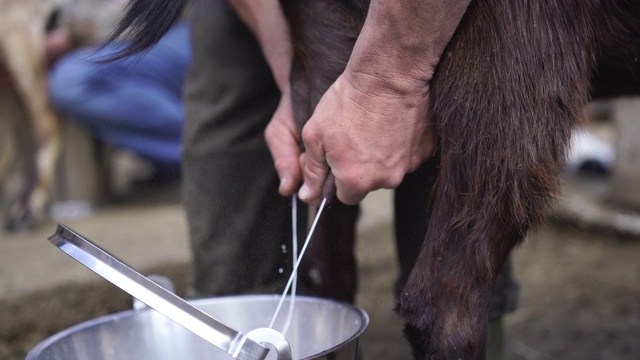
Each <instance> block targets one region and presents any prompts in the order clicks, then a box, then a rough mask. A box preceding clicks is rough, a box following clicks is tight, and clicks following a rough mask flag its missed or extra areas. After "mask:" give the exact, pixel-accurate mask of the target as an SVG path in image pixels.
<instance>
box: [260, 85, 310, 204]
mask: <svg viewBox="0 0 640 360" xmlns="http://www.w3.org/2000/svg"><path fill="white" fill-rule="evenodd" d="M264 136H265V140H266V141H267V146H268V147H269V151H270V152H271V157H272V158H273V160H274V164H275V168H276V171H277V173H278V176H279V177H280V188H279V189H278V191H279V193H280V194H281V195H283V196H290V195H291V194H293V193H294V192H296V190H298V186H300V182H301V179H302V170H301V167H300V162H299V158H300V135H299V131H298V128H297V127H296V123H295V119H294V117H293V108H292V103H291V91H290V90H289V88H288V87H287V88H285V90H284V91H283V93H282V96H281V98H280V103H279V104H278V107H277V108H276V111H275V113H274V114H273V116H272V117H271V120H270V121H269V124H268V125H267V128H266V129H265V134H264Z"/></svg>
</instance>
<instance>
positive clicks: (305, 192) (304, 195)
mask: <svg viewBox="0 0 640 360" xmlns="http://www.w3.org/2000/svg"><path fill="white" fill-rule="evenodd" d="M298 197H299V198H300V199H302V200H307V199H308V197H309V187H308V186H307V184H303V185H302V187H301V188H300V190H299V191H298Z"/></svg>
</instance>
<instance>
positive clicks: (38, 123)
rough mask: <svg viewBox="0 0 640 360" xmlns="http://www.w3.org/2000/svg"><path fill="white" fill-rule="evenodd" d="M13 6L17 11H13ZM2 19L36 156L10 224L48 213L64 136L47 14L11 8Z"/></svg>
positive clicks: (5, 48) (7, 52)
mask: <svg viewBox="0 0 640 360" xmlns="http://www.w3.org/2000/svg"><path fill="white" fill-rule="evenodd" d="M12 10H14V11H12ZM8 14H9V15H7V16H6V18H4V19H3V21H4V20H6V21H8V22H10V24H8V26H7V29H11V34H10V35H9V34H6V33H5V34H3V36H2V37H0V39H1V40H0V48H1V49H2V52H3V54H4V57H5V63H6V66H7V68H8V71H9V73H10V74H11V75H12V78H13V82H14V84H15V87H16V90H17V92H18V93H19V94H20V96H21V98H22V100H23V104H24V106H25V108H26V110H27V114H28V116H29V119H30V120H31V122H32V131H33V138H34V144H35V148H36V149H35V159H34V164H33V166H32V170H31V172H32V175H31V181H30V186H28V188H27V189H26V190H25V193H24V196H23V197H22V199H21V200H20V201H18V202H16V203H14V204H13V205H12V206H11V207H10V209H9V213H8V216H7V217H8V224H7V225H8V227H9V228H14V227H23V226H29V225H33V224H36V223H38V222H40V221H42V220H43V219H44V217H45V211H46V207H47V205H48V203H49V200H50V192H51V187H52V185H53V180H54V175H55V168H56V163H57V160H58V157H59V155H60V148H61V142H60V141H61V140H60V129H59V122H58V118H57V116H56V114H55V112H54V111H53V109H52V108H51V106H50V105H49V99H48V95H47V67H46V54H45V43H44V37H45V29H44V26H45V17H44V16H42V17H40V16H39V15H38V13H37V12H36V13H29V12H28V11H20V10H19V6H14V7H10V8H9V12H8Z"/></svg>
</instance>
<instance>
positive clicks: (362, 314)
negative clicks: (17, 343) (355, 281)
mask: <svg viewBox="0 0 640 360" xmlns="http://www.w3.org/2000/svg"><path fill="white" fill-rule="evenodd" d="M280 297H281V295H277V294H261V295H250V294H247V295H228V296H215V297H202V298H194V299H189V300H187V302H189V303H190V304H192V305H194V306H196V307H197V306H198V305H206V304H211V302H218V301H241V300H254V301H273V300H280ZM290 297H291V296H286V298H290ZM295 301H296V302H298V301H302V302H308V303H314V302H315V303H325V304H333V305H338V306H341V307H343V308H347V309H350V310H351V311H353V312H354V313H355V314H357V315H358V316H359V318H360V325H359V327H358V329H357V330H356V331H355V332H354V333H353V334H352V335H351V336H350V337H349V338H347V339H345V340H344V341H343V342H341V343H340V344H339V345H335V346H333V347H331V348H329V349H325V350H323V351H322V352H320V353H317V354H314V355H312V356H309V357H306V358H302V359H300V360H307V359H315V358H318V357H321V356H324V355H327V354H331V353H333V352H335V351H336V350H338V349H339V348H341V347H342V346H344V345H346V344H349V343H351V342H352V341H354V340H356V339H358V338H359V337H360V336H361V335H362V333H364V331H365V330H366V328H367V326H368V325H369V321H370V319H369V314H368V313H367V312H366V311H365V310H364V309H362V308H361V307H359V306H357V305H355V304H351V303H347V302H343V301H338V300H334V299H327V298H321V297H314V296H306V295H296V298H295ZM147 311H156V310H154V309H152V308H150V307H147V308H143V309H128V310H123V311H119V312H115V313H112V314H107V315H103V316H100V317H97V318H94V319H89V320H86V321H83V322H81V323H78V324H76V325H73V326H71V327H68V328H66V329H63V330H61V331H59V332H57V333H55V334H53V335H51V336H49V337H47V338H45V339H44V340H42V341H40V342H39V343H38V344H36V346H34V347H33V348H32V349H31V350H29V352H28V353H27V356H26V358H25V360H36V359H37V358H36V356H37V355H39V354H41V353H42V352H43V351H44V350H45V349H46V348H47V347H49V346H51V345H52V344H54V343H56V342H57V341H59V340H61V339H63V338H65V337H68V336H70V335H72V334H75V333H78V332H81V331H83V330H85V329H88V328H91V327H94V326H98V325H101V324H104V323H108V322H110V321H116V320H122V319H124V318H127V317H130V316H134V315H136V314H140V313H141V312H147ZM156 312H157V311H156ZM158 313H159V314H161V313H160V312H158ZM245 335H246V334H245Z"/></svg>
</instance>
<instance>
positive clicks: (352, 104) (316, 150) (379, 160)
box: [274, 69, 435, 205]
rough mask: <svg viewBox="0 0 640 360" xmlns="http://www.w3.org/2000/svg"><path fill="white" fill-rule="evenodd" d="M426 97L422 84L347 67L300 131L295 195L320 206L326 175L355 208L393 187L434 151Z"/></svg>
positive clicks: (338, 192) (339, 196)
mask: <svg viewBox="0 0 640 360" xmlns="http://www.w3.org/2000/svg"><path fill="white" fill-rule="evenodd" d="M428 95H429V85H428V83H426V82H424V83H423V82H415V81H414V82H412V81H409V80H407V81H403V80H402V79H383V78H380V77H378V76H372V75H369V74H365V73H354V72H352V71H349V70H348V69H347V70H346V71H345V73H343V74H342V75H341V76H340V77H339V78H338V79H337V80H336V82H335V83H334V84H333V85H332V86H331V87H330V88H329V89H328V90H327V92H326V93H325V94H324V95H323V97H322V98H321V99H320V102H319V103H318V106H317V107H316V109H315V112H314V113H313V115H312V117H311V118H310V119H309V121H308V122H307V124H306V125H305V127H304V128H303V131H302V138H303V142H304V145H305V153H304V154H302V155H301V164H302V170H303V178H304V184H303V185H302V187H301V188H300V191H299V193H298V196H299V197H300V198H301V199H302V200H303V201H305V202H307V203H309V204H312V205H317V204H319V203H320V201H321V200H322V187H323V184H324V182H325V180H326V178H327V176H328V174H329V172H330V171H331V172H332V173H333V174H334V176H335V181H336V190H337V197H338V199H339V200H340V201H342V202H343V203H345V204H356V203H358V202H360V201H361V200H362V199H364V197H365V196H366V195H367V193H369V192H370V191H373V190H376V189H380V188H387V189H390V188H395V187H397V186H398V185H399V184H400V183H401V182H402V179H403V178H404V175H405V174H407V173H409V172H411V171H413V170H415V169H417V168H418V166H419V165H420V164H421V163H422V162H424V161H425V160H426V159H427V158H428V157H430V156H431V155H432V154H433V152H434V150H435V136H434V134H433V132H432V131H431V127H430V126H429V123H428V116H427V115H428V114H427V112H428V106H429V100H428V99H429V98H428ZM274 158H275V157H274Z"/></svg>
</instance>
